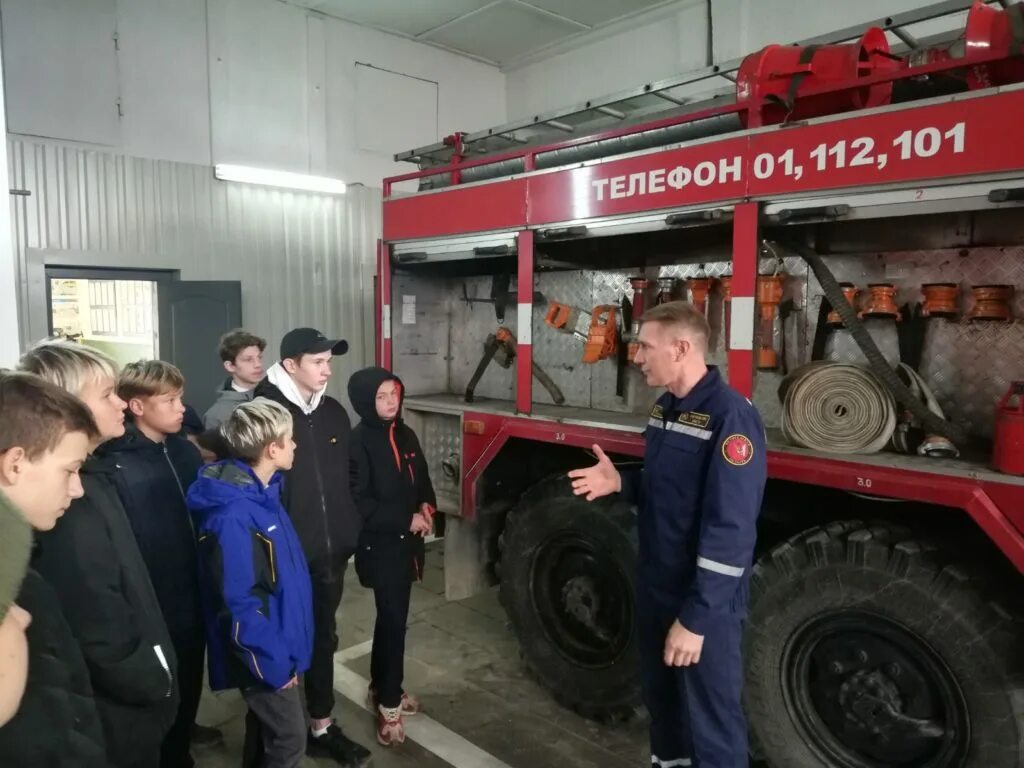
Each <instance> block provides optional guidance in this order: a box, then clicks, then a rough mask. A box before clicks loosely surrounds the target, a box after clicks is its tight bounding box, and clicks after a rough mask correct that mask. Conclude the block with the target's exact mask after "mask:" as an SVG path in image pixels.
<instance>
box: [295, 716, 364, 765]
mask: <svg viewBox="0 0 1024 768" xmlns="http://www.w3.org/2000/svg"><path fill="white" fill-rule="evenodd" d="M306 754H307V755H309V756H310V757H330V758H331V759H333V760H335V761H337V762H338V763H340V764H341V765H343V766H345V768H366V766H367V765H369V764H370V758H371V757H372V755H371V754H370V750H368V749H367V748H366V747H364V746H362V745H361V744H356V743H355V742H354V741H352V739H350V738H349V737H348V736H346V735H345V734H344V733H342V731H341V728H339V727H338V725H337V724H336V723H331V725H330V726H328V728H327V733H325V734H324V735H323V736H314V735H313V733H312V731H310V733H309V738H308V739H307V740H306Z"/></svg>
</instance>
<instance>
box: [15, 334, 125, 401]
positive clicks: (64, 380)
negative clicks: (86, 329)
mask: <svg viewBox="0 0 1024 768" xmlns="http://www.w3.org/2000/svg"><path fill="white" fill-rule="evenodd" d="M18 369H19V370H22V371H25V372H27V373H34V374H35V375H36V376H39V377H41V378H43V379H46V381H48V382H50V383H51V384H56V385H57V386H58V387H60V388H61V389H63V390H64V391H65V392H70V393H71V394H72V395H76V396H77V395H81V394H82V391H83V390H84V389H85V388H86V386H87V385H89V384H90V383H92V382H95V381H100V380H102V379H104V378H108V379H110V380H111V381H117V363H115V362H114V360H113V359H112V358H110V357H109V356H107V355H106V354H104V353H103V352H100V350H98V349H96V348H94V347H90V346H87V345H85V344H75V343H74V342H72V341H63V340H62V341H54V340H47V341H41V342H39V343H38V344H36V345H35V346H34V347H32V348H31V349H29V350H28V352H26V353H25V354H24V355H22V356H21V360H20V361H19V362H18Z"/></svg>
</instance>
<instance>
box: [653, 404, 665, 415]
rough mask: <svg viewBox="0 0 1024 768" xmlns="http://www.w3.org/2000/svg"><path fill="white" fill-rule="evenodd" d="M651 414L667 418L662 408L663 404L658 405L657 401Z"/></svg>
mask: <svg viewBox="0 0 1024 768" xmlns="http://www.w3.org/2000/svg"><path fill="white" fill-rule="evenodd" d="M651 416H652V417H653V418H655V419H663V418H665V415H664V411H663V410H662V409H661V406H660V405H658V404H657V403H655V404H654V407H653V408H651Z"/></svg>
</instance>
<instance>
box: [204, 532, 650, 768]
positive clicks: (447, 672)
mask: <svg viewBox="0 0 1024 768" xmlns="http://www.w3.org/2000/svg"><path fill="white" fill-rule="evenodd" d="M374 615H375V614H374V606H373V595H372V594H371V593H370V592H368V591H367V590H365V589H363V588H362V587H360V586H359V582H358V581H357V580H356V578H355V573H354V569H352V568H350V569H349V573H348V577H347V583H346V587H345V598H344V600H343V601H342V606H341V610H340V612H339V621H338V627H339V635H340V638H341V639H340V643H339V648H340V649H341V650H340V651H339V653H338V655H337V656H336V664H335V669H336V672H335V688H336V689H337V690H338V691H339V692H340V693H339V695H338V696H337V706H336V707H335V717H337V719H338V722H339V723H340V724H341V726H342V728H343V729H344V730H345V732H346V733H347V734H348V735H349V736H350V737H352V738H354V739H356V740H357V741H359V742H360V743H362V744H364V745H366V746H368V747H369V748H371V749H372V750H373V753H374V760H373V763H372V765H373V766H374V768H399V767H402V768H404V767H405V766H413V765H415V766H422V767H423V768H442V767H443V766H454V768H547V767H548V766H552V768H553V767H554V766H558V767H559V768H619V767H620V766H622V767H623V768H625V766H641V765H649V762H650V758H649V757H648V752H647V735H646V728H645V725H644V724H643V722H641V721H634V722H633V723H630V724H627V725H623V726H617V727H608V726H602V725H598V724H596V723H593V722H590V721H588V720H584V719H583V718H580V717H578V716H577V715H575V714H574V713H572V712H569V711H567V710H565V709H563V708H562V707H559V706H558V705H557V704H556V703H555V702H554V701H553V700H552V699H551V698H550V696H548V694H547V693H546V692H545V691H544V690H543V689H542V688H541V687H540V686H538V685H537V684H536V683H534V682H533V681H532V680H531V679H529V678H528V677H527V676H526V674H525V672H524V670H523V668H522V666H521V664H520V661H519V650H518V644H517V643H516V641H515V639H514V638H513V636H512V634H511V631H510V630H509V629H508V628H507V626H506V622H505V614H504V611H503V610H502V608H501V606H500V605H499V604H498V597H497V593H496V591H495V590H491V591H489V592H488V593H486V594H483V595H478V596H477V597H474V598H471V599H469V600H464V601H461V602H458V603H449V602H447V601H445V599H444V571H443V554H442V552H441V551H440V548H439V547H433V548H432V551H431V552H430V554H429V555H428V558H427V567H426V570H425V573H424V580H423V582H422V583H421V584H417V585H414V587H413V596H412V610H411V615H410V617H409V632H408V638H407V643H406V667H405V676H406V683H405V688H406V689H407V690H408V691H410V692H412V693H414V694H415V695H417V696H418V697H419V698H420V700H421V701H422V703H423V707H424V715H425V717H421V716H416V717H413V718H408V719H407V721H406V722H407V729H408V731H409V738H408V739H407V740H406V742H405V744H403V745H401V746H399V747H393V748H388V749H385V748H382V747H379V746H378V745H377V743H376V739H375V737H374V727H375V721H374V719H373V716H372V715H371V714H370V713H369V711H368V710H366V709H365V708H364V707H363V699H364V698H365V695H366V682H365V680H366V678H368V676H369V667H370V656H369V643H368V641H369V640H370V638H371V637H372V634H373V622H374ZM352 699H355V701H353V700H352ZM244 713H245V705H244V704H243V703H242V701H241V699H240V697H239V696H238V695H237V694H235V693H225V694H213V693H210V692H207V693H206V695H205V696H204V699H203V702H202V705H201V708H200V713H199V718H198V719H199V722H201V723H203V724H204V725H215V726H217V727H219V728H221V729H222V730H223V731H224V736H225V744H224V745H223V746H221V747H217V748H208V749H198V750H196V751H195V757H196V762H197V764H198V765H199V767H200V768H222V767H223V768H228V767H230V768H238V766H239V764H240V759H239V756H240V754H241V743H242V737H243V720H244ZM331 765H335V764H334V763H332V762H331V761H329V760H311V759H308V758H307V759H306V760H305V761H304V762H303V766H304V768H312V767H313V766H324V767H325V768H326V767H327V766H331Z"/></svg>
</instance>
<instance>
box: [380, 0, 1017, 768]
mask: <svg viewBox="0 0 1024 768" xmlns="http://www.w3.org/2000/svg"><path fill="white" fill-rule="evenodd" d="M936 21H939V22H942V21H944V22H945V24H946V28H953V27H955V30H954V31H953V32H952V33H949V34H937V35H932V36H930V37H925V36H924V35H923V34H922V33H920V32H919V31H917V30H919V29H920V27H921V25H922V24H924V23H926V22H927V23H935V22H936ZM932 28H934V27H932ZM1022 53H1024V6H1022V5H1018V4H1009V3H999V4H988V3H983V2H975V3H973V4H972V3H969V2H943V3H938V4H935V5H932V6H929V7H927V8H923V9H919V10H917V11H913V12H908V13H904V14H900V15H896V16H892V17H889V18H885V19H879V20H877V21H876V22H875V23H873V24H868V25H863V26H860V27H858V28H850V29H845V30H839V31H837V32H835V33H833V34H830V35H825V36H823V37H821V38H818V39H815V40H809V41H804V42H803V43H800V44H795V45H771V46H768V47H766V48H764V49H762V50H761V51H758V52H756V53H753V54H751V55H749V56H746V57H744V58H743V59H741V60H737V61H734V62H726V63H721V64H717V65H712V66H709V67H708V68H706V69H704V70H701V71H699V72H694V73H689V74H687V75H685V76H680V77H677V78H674V79H671V80H667V81H663V82H658V83H651V84H647V85H644V86H643V87H641V88H638V89H635V90H632V91H628V92H624V93H618V94H615V95H613V96H610V97H608V98H605V99H596V100H591V101H588V102H585V103H582V104H579V105H576V106H575V107H573V108H571V109H567V110H562V111H560V112H557V113H546V114H540V115H535V116H530V117H529V118H528V119H524V120H521V121H519V122H516V123H511V124H509V125H505V126H501V127H498V128H493V129H489V130H485V131H480V132H477V133H471V134H456V135H453V136H451V137H448V138H447V139H445V140H444V141H443V142H439V143H438V144H436V145H433V146H429V147H423V148H419V149H415V150H411V151H409V152H404V153H402V154H400V155H397V156H396V159H398V160H403V161H409V162H412V163H415V164H417V166H418V169H417V170H416V171H414V172H410V173H408V174H404V175H401V176H397V177H394V178H389V179H386V180H385V181H384V197H385V200H384V212H383V217H384V218H383V239H382V241H381V243H380V248H379V254H378V278H377V310H378V312H377V338H378V344H377V357H378V361H379V363H380V364H382V365H385V366H388V367H390V368H392V369H393V370H394V371H395V372H396V373H397V374H398V375H399V376H400V377H401V378H402V379H403V381H404V384H405V405H404V408H405V416H406V418H407V420H408V421H409V422H410V423H411V425H412V426H413V427H414V428H415V429H416V431H417V432H418V434H419V435H420V438H421V442H422V443H423V445H424V450H425V453H426V454H427V456H428V459H429V462H430V466H431V469H432V475H433V477H434V478H435V484H436V485H437V490H438V498H439V507H440V509H441V510H442V511H443V512H444V518H443V519H444V542H445V543H444V558H445V574H446V593H447V596H448V597H449V598H450V599H459V598H464V597H467V596H470V595H472V594H475V593H476V592H479V591H481V590H484V589H487V588H488V587H491V586H493V585H494V584H499V585H500V586H499V594H500V598H501V601H502V604H503V605H504V607H505V609H506V611H507V614H508V619H509V624H510V627H511V629H512V631H514V633H515V634H516V636H517V638H518V640H519V642H520V648H521V653H522V658H523V663H524V665H525V666H526V668H527V669H528V670H529V671H530V672H531V673H532V674H533V675H534V676H535V677H536V679H537V680H538V681H540V683H541V684H542V685H544V686H546V687H547V688H548V689H550V691H551V693H552V695H553V696H555V697H557V699H558V700H559V701H560V702H562V703H563V704H564V705H566V706H568V707H571V708H573V709H575V710H576V711H578V712H580V713H581V714H583V715H586V716H590V717H595V718H602V719H615V718H621V717H625V716H628V715H630V714H632V713H634V712H636V711H637V710H638V707H639V696H638V674H637V652H636V640H635V635H634V611H635V606H634V598H633V591H634V586H635V582H634V580H635V576H634V566H635V561H636V532H635V525H636V514H637V511H636V509H635V507H633V506H631V505H630V504H629V503H628V502H627V501H626V500H624V499H621V498H618V497H611V498H605V499H601V500H598V501H594V502H590V503H588V502H586V501H583V500H581V499H578V498H576V497H574V496H573V494H572V492H571V488H570V486H569V482H568V480H567V478H566V471H567V470H568V469H570V468H574V467H579V466H586V465H589V464H591V463H593V461H594V458H593V454H592V452H591V451H592V446H593V445H594V444H598V445H600V446H601V447H602V448H603V449H604V450H605V451H606V452H607V453H608V454H609V455H610V456H612V457H613V460H614V461H615V462H616V463H617V464H619V465H622V466H629V465H638V464H639V463H640V462H641V461H642V455H643V430H644V427H645V425H646V424H647V421H648V419H649V418H650V411H651V406H652V404H653V402H654V399H655V398H656V396H657V394H658V393H657V392H653V391H651V390H650V389H649V388H647V387H646V386H645V385H644V382H643V378H642V376H641V375H640V374H639V371H637V370H636V368H635V366H632V365H631V363H630V360H631V353H632V349H633V348H632V344H633V342H634V340H635V334H636V331H637V326H638V323H639V320H640V317H641V316H642V314H643V311H644V310H645V309H646V308H649V307H650V306H652V305H653V304H656V303H658V302H661V301H665V300H679V299H683V300H687V301H691V302H693V303H694V304H695V305H696V306H697V307H698V308H700V309H701V311H703V312H704V313H705V314H706V316H707V318H708V322H709V325H710V328H711V340H710V343H709V347H710V348H709V351H708V354H709V357H710V360H711V362H712V363H714V364H716V365H718V366H719V367H720V369H721V370H722V372H723V373H727V376H728V381H729V382H730V384H731V385H732V386H733V387H735V388H736V389H737V390H739V391H740V392H741V393H743V394H745V395H746V396H747V397H749V398H750V399H751V400H752V402H753V403H754V404H755V406H756V407H757V408H758V409H759V411H760V413H761V414H762V417H763V419H764V422H765V425H766V429H767V432H768V445H769V455H768V474H769V480H768V485H767V489H766V495H765V501H764V505H763V509H762V512H761V516H760V521H759V534H758V535H759V539H758V546H757V551H756V553H755V564H754V568H753V571H752V575H751V586H750V601H749V615H748V620H747V625H746V635H745V649H744V656H745V665H746V670H745V675H746V682H745V707H746V710H747V713H748V717H749V724H750V736H751V751H752V753H753V754H755V756H757V757H759V758H761V759H762V760H764V761H765V762H766V763H767V764H769V765H771V766H773V767H774V768H803V767H805V766H806V767H807V768H811V767H818V766H828V767H829V768H833V767H834V768H867V767H869V766H872V767H873V766H907V767H910V766H913V767H914V768H925V767H927V768H949V767H952V766H979V767H984V768H1016V767H1018V766H1021V765H1024V682H1022V681H1024V669H1022V667H1024V645H1022V642H1021V641H1022V640H1024V633H1022V631H1021V617H1022V615H1024V613H1022V611H1021V605H1020V604H1021V600H1020V595H1021V586H1022V581H1021V577H1020V574H1021V572H1022V571H1024V405H1022V404H1021V395H1022V392H1024V384H1022V383H1021V382H1020V380H1021V379H1024V325H1022V324H1021V322H1019V318H1020V317H1021V313H1022V312H1024V291H1022V289H1024V212H1022V211H1021V206H1022V204H1024V140H1022V133H1021V130H1022V128H1021V126H1022V125H1024V57H1022ZM716 89H717V90H716ZM553 136H556V137H557V138H558V140H553V139H552V137H553ZM409 187H412V188H411V189H410V188H409ZM1015 318H1018V320H1016V321H1015ZM685 460H686V456H685V450H684V449H681V453H680V461H685ZM694 492H697V491H696V489H695V491H694Z"/></svg>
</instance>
